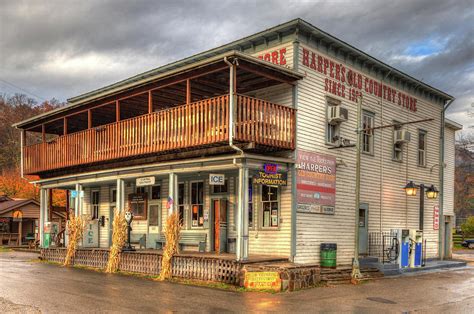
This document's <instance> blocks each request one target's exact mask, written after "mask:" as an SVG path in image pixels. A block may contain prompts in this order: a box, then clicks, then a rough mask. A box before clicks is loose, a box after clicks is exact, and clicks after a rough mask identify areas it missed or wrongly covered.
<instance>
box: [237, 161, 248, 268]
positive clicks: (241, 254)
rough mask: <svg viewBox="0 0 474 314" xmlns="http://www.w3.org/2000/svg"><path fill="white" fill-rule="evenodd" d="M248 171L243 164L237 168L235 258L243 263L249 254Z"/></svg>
mask: <svg viewBox="0 0 474 314" xmlns="http://www.w3.org/2000/svg"><path fill="white" fill-rule="evenodd" d="M248 182H249V169H248V167H247V166H246V165H245V164H244V165H242V166H241V167H240V168H239V184H238V189H239V190H238V200H237V248H236V255H237V256H236V258H237V260H238V261H245V260H247V259H248V254H249V209H248V205H249V187H248Z"/></svg>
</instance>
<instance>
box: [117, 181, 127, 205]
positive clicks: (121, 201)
mask: <svg viewBox="0 0 474 314" xmlns="http://www.w3.org/2000/svg"><path fill="white" fill-rule="evenodd" d="M116 197H117V199H116V201H115V204H116V206H117V209H118V211H119V212H121V211H123V210H124V209H125V182H124V181H123V179H117V196H116Z"/></svg>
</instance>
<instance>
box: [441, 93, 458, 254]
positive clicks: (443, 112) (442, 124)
mask: <svg viewBox="0 0 474 314" xmlns="http://www.w3.org/2000/svg"><path fill="white" fill-rule="evenodd" d="M455 100H456V98H453V99H451V100H450V101H449V102H448V103H447V104H446V105H445V106H444V107H443V110H441V122H440V124H441V125H440V136H439V140H440V144H441V148H440V152H439V165H440V169H439V230H438V255H439V259H440V260H443V259H444V247H445V246H446V243H444V227H445V226H444V206H443V205H444V204H443V203H444V167H445V165H444V127H445V121H444V120H445V115H446V110H447V109H448V108H449V106H451V104H452V103H453V102H454V101H455Z"/></svg>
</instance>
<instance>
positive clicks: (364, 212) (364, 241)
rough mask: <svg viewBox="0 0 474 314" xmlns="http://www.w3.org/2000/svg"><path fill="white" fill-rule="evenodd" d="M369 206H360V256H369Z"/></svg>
mask: <svg viewBox="0 0 474 314" xmlns="http://www.w3.org/2000/svg"><path fill="white" fill-rule="evenodd" d="M368 222H369V204H364V203H362V204H360V206H359V254H360V255H367V254H369V252H368V244H369V230H368Z"/></svg>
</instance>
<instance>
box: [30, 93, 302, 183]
mask: <svg viewBox="0 0 474 314" xmlns="http://www.w3.org/2000/svg"><path fill="white" fill-rule="evenodd" d="M236 99H237V104H236V118H235V121H236V122H235V135H234V138H235V140H236V141H244V142H255V143H257V144H261V145H266V146H271V147H276V148H278V149H294V147H295V143H294V133H295V124H296V121H295V110H294V109H292V108H289V107H286V106H281V105H276V104H272V103H270V102H267V101H264V100H260V99H256V98H251V97H248V96H243V95H237V97H236ZM228 139H229V95H222V96H218V97H214V98H210V99H205V100H201V101H198V102H194V103H191V104H189V105H181V106H178V107H173V108H170V109H166V110H162V111H158V112H153V113H150V114H146V115H142V116H138V117H135V118H131V119H127V120H123V121H119V122H115V123H110V124H106V125H103V126H100V127H95V128H91V129H87V130H84V131H80V132H76V133H73V134H68V135H64V136H59V137H57V138H56V139H54V140H52V141H49V142H45V143H39V144H35V145H30V146H26V147H24V148H23V153H24V154H23V158H24V172H25V173H26V174H35V173H39V172H42V171H48V170H53V169H60V168H65V167H71V166H78V165H82V164H91V163H96V162H101V161H107V160H114V159H120V158H128V157H134V156H137V155H144V154H151V153H160V152H166V151H173V150H178V149H192V148H197V147H203V146H206V145H210V144H216V143H224V142H225V141H228Z"/></svg>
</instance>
